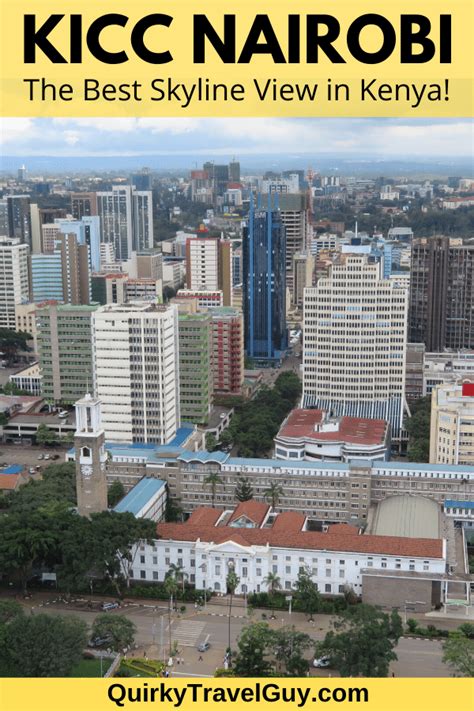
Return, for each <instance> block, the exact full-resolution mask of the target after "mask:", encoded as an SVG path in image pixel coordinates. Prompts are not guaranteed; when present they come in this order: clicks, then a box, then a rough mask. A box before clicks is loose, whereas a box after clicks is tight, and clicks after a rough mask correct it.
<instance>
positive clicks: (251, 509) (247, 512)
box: [227, 499, 270, 528]
mask: <svg viewBox="0 0 474 711" xmlns="http://www.w3.org/2000/svg"><path fill="white" fill-rule="evenodd" d="M269 510H270V506H269V505H268V504H265V503H263V502H262V501H255V500H254V499H250V501H241V502H240V504H238V506H236V508H235V509H234V511H233V513H232V515H231V517H230V518H229V520H228V522H227V523H228V525H229V526H230V525H231V524H232V523H233V522H234V523H235V522H236V521H238V520H239V519H241V518H245V519H247V520H248V521H249V522H250V523H252V524H254V526H256V527H257V528H260V526H261V525H262V523H263V522H264V520H265V518H266V516H267V514H268V512H269Z"/></svg>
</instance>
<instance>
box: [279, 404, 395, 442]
mask: <svg viewBox="0 0 474 711" xmlns="http://www.w3.org/2000/svg"><path fill="white" fill-rule="evenodd" d="M387 427H388V423H387V422H386V421H385V420H372V419H368V418H362V417H347V416H343V417H339V418H328V417H327V414H326V412H325V411H324V410H311V409H306V410H305V409H296V410H292V411H291V412H290V414H289V415H288V417H287V419H286V420H285V422H284V423H283V425H282V427H281V428H280V430H279V432H278V434H277V436H276V437H277V438H285V439H288V438H292V439H312V440H315V441H321V442H342V441H344V442H348V443H350V444H360V445H377V444H380V445H382V444H384V442H385V440H386V436H387Z"/></svg>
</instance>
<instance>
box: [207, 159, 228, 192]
mask: <svg viewBox="0 0 474 711" xmlns="http://www.w3.org/2000/svg"><path fill="white" fill-rule="evenodd" d="M203 170H204V171H205V172H206V173H207V174H208V176H209V178H210V180H211V182H212V189H213V192H214V199H215V198H216V197H218V196H222V195H224V193H225V191H226V189H227V183H228V182H229V166H228V165H217V164H216V163H212V162H207V163H204V165H203Z"/></svg>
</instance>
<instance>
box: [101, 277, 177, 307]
mask: <svg viewBox="0 0 474 711" xmlns="http://www.w3.org/2000/svg"><path fill="white" fill-rule="evenodd" d="M91 285H92V299H93V301H97V302H98V303H100V304H102V305H105V304H126V303H129V302H131V301H153V302H161V301H162V298H163V289H162V282H161V279H158V280H156V279H132V278H131V277H130V276H129V275H128V274H126V273H125V272H123V273H118V274H114V273H110V274H108V273H107V272H105V273H104V272H102V273H100V274H94V275H93V276H92V278H91Z"/></svg>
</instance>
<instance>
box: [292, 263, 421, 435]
mask: <svg viewBox="0 0 474 711" xmlns="http://www.w3.org/2000/svg"><path fill="white" fill-rule="evenodd" d="M407 311H408V292H407V289H406V288H403V287H400V286H398V284H397V283H394V282H393V281H392V280H389V279H383V278H382V265H381V263H380V262H376V261H373V260H372V259H371V258H370V257H369V256H368V255H363V254H362V255H359V254H344V255H340V257H339V259H338V260H337V261H336V262H335V263H334V264H333V265H332V266H331V267H330V271H329V276H328V278H324V279H323V278H322V279H320V280H319V281H318V283H317V285H316V286H315V287H311V288H307V289H305V292H304V317H303V318H304V320H303V403H304V407H319V408H321V409H324V410H326V411H328V412H332V413H333V414H334V415H349V416H354V417H367V418H377V419H384V420H388V421H389V422H390V424H391V426H392V436H393V437H394V438H397V437H398V436H399V433H400V430H401V426H402V418H403V411H404V406H405V351H406V340H407V336H406V333H407Z"/></svg>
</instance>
